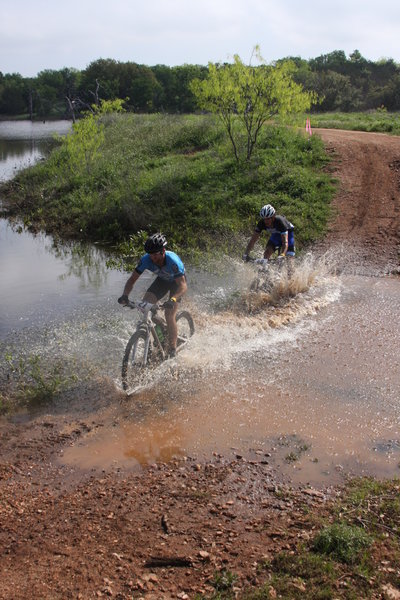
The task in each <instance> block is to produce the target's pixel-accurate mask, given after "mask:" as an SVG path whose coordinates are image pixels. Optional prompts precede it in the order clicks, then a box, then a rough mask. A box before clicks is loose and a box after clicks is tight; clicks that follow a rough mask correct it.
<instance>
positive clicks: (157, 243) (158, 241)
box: [144, 233, 167, 254]
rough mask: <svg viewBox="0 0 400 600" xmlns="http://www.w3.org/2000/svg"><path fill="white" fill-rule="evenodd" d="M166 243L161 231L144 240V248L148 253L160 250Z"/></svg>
mask: <svg viewBox="0 0 400 600" xmlns="http://www.w3.org/2000/svg"><path fill="white" fill-rule="evenodd" d="M166 245H167V240H166V237H165V235H163V234H162V233H153V235H151V236H150V237H149V238H148V239H147V240H146V242H145V244H144V249H145V251H146V252H148V254H152V253H153V252H160V250H162V249H163V248H165V246H166Z"/></svg>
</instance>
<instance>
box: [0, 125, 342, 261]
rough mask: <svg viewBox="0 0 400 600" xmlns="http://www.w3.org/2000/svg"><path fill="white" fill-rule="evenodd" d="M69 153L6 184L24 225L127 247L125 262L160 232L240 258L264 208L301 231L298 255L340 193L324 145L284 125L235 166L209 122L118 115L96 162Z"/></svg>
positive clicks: (179, 243) (179, 244)
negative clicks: (248, 159)
mask: <svg viewBox="0 0 400 600" xmlns="http://www.w3.org/2000/svg"><path fill="white" fill-rule="evenodd" d="M68 152H69V151H68V148H67V147H66V145H62V146H61V147H58V148H57V149H55V150H54V151H53V152H52V153H51V155H50V157H49V158H48V160H47V161H43V162H41V163H40V164H38V165H35V166H34V167H33V168H30V169H28V170H25V171H23V172H22V173H20V174H18V175H17V177H16V178H15V180H13V181H12V182H11V183H8V184H5V185H3V190H2V191H3V195H4V196H5V197H6V201H7V204H8V205H9V208H10V210H11V213H14V214H18V215H20V216H21V215H22V216H23V218H24V221H25V223H26V225H27V226H31V227H35V228H42V229H46V230H47V231H48V232H51V233H53V234H54V233H56V234H59V235H61V236H63V237H74V238H81V239H89V240H92V241H98V242H99V241H101V242H104V243H108V244H114V245H117V244H122V246H121V250H122V252H123V253H125V254H126V255H135V254H138V253H141V251H142V246H141V245H140V247H138V240H139V241H140V244H141V242H142V239H143V236H144V235H146V234H147V233H148V232H154V231H157V230H162V231H163V232H164V233H165V234H166V235H167V236H168V239H169V241H170V247H172V248H173V249H174V250H178V251H181V252H183V253H184V255H187V254H188V253H190V252H195V251H202V252H204V251H207V250H211V251H212V252H214V251H216V250H217V249H218V248H221V249H224V250H225V251H226V250H230V251H233V252H237V253H238V254H240V253H241V251H242V247H241V246H242V244H239V243H238V240H241V241H242V240H243V236H246V237H248V236H250V235H251V233H252V231H253V229H254V225H255V223H256V222H257V219H258V212H259V210H260V207H261V206H263V205H264V204H265V203H266V202H271V203H272V204H274V206H275V207H276V209H277V211H278V212H279V213H283V214H285V215H286V216H287V217H288V218H289V219H290V220H291V221H292V222H293V223H294V224H295V226H296V238H297V239H296V242H297V245H298V247H299V248H301V247H303V246H305V245H306V244H307V243H309V242H311V241H313V240H315V239H316V238H318V237H319V236H321V235H322V234H323V232H324V231H325V228H326V225H327V219H328V217H329V204H330V199H331V197H332V194H333V189H334V188H333V184H332V181H331V179H330V177H329V175H328V174H327V173H325V172H324V167H325V165H326V163H327V161H328V159H327V157H326V155H325V152H324V148H323V144H322V142H321V140H320V139H318V138H317V137H316V136H315V137H313V138H311V139H308V138H307V137H306V136H305V135H304V134H303V132H297V131H295V130H292V129H289V128H287V127H283V126H282V127H279V126H277V125H270V126H268V127H265V128H264V130H263V131H262V134H261V136H260V139H259V146H258V149H257V152H256V153H255V155H254V158H253V160H252V161H251V162H250V163H243V164H241V165H240V166H239V167H238V166H237V164H236V161H235V160H234V157H233V155H232V151H231V148H230V145H229V143H228V140H227V138H226V135H225V132H224V130H223V129H222V127H221V125H220V123H219V121H217V120H215V118H213V117H212V116H194V115H192V116H167V115H132V114H129V115H128V114H125V115H114V116H111V117H107V118H106V119H105V120H104V142H103V144H102V145H101V146H100V148H99V149H98V150H97V151H96V152H97V154H96V155H95V154H94V153H93V156H92V157H90V156H89V158H88V159H87V160H85V163H84V164H82V165H79V163H78V164H77V161H76V160H75V161H73V160H72V159H71V156H70V154H69V153H68ZM75 158H76V157H75ZM140 232H144V234H142V233H140Z"/></svg>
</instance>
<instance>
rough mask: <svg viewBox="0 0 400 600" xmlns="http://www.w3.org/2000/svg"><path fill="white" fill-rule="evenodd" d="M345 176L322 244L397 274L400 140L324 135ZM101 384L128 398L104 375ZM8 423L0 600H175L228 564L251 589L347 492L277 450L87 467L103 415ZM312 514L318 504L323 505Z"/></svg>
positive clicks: (105, 392) (112, 395)
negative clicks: (306, 476) (278, 461)
mask: <svg viewBox="0 0 400 600" xmlns="http://www.w3.org/2000/svg"><path fill="white" fill-rule="evenodd" d="M315 135H320V136H321V137H322V139H323V140H324V142H325V144H326V146H327V148H328V151H329V152H330V154H331V155H332V158H333V161H332V165H331V167H330V168H331V171H332V173H333V174H334V176H335V177H337V178H338V179H339V181H340V185H339V191H338V194H337V196H336V198H335V201H334V207H335V210H336V217H335V218H334V219H333V220H332V223H331V226H330V229H329V233H328V235H327V237H326V239H325V240H324V241H323V243H321V244H320V245H319V247H320V248H321V249H323V248H328V247H331V246H333V245H335V244H338V243H339V244H340V243H342V242H344V243H345V244H346V246H347V248H348V249H349V252H350V253H351V261H352V263H353V264H358V265H360V266H362V265H370V266H372V267H373V268H376V269H377V270H379V272H380V273H385V272H386V273H388V272H393V271H395V270H396V269H397V268H398V266H399V251H400V139H399V138H394V137H388V136H385V135H379V134H365V133H354V132H344V131H328V130H316V132H315ZM98 393H99V394H101V395H102V397H103V398H104V399H105V400H104V403H105V404H107V403H108V404H113V405H116V404H117V401H118V393H117V392H116V391H115V388H114V387H113V386H112V385H110V386H109V388H107V386H106V385H105V384H104V383H103V382H102V383H101V385H99V389H98ZM74 419H76V414H75V415H69V416H61V415H57V414H51V413H50V414H47V415H46V416H41V417H37V418H33V419H25V420H23V419H21V420H17V419H14V420H13V421H2V422H1V423H0V452H1V458H0V527H1V528H0V553H1V554H0V555H1V566H0V581H1V586H0V598H2V599H7V600H8V599H13V600H25V599H26V598H43V599H51V600H55V599H66V598H81V599H87V598H94V597H113V598H119V599H128V598H132V597H135V598H139V597H143V598H146V599H150V598H157V599H168V598H181V599H184V598H194V597H195V595H196V594H204V595H206V596H207V595H210V594H211V593H212V591H214V588H213V587H212V585H211V584H212V581H213V580H214V579H215V573H216V572H221V570H222V569H224V568H227V569H229V570H230V571H231V572H234V573H235V574H236V575H237V576H238V579H237V583H236V585H237V589H238V590H240V589H243V588H245V587H246V586H248V585H253V584H256V583H261V581H262V575H260V573H259V572H258V570H257V561H259V560H261V559H262V558H263V557H264V558H265V557H271V556H273V555H275V554H276V553H277V552H278V551H279V550H281V549H287V550H291V549H293V550H294V549H295V548H296V544H298V542H299V541H301V540H306V539H307V538H308V536H309V532H308V528H309V524H310V518H311V516H310V515H311V512H314V513H315V512H318V511H320V512H322V511H324V506H325V500H326V498H328V497H329V496H330V495H332V494H333V495H334V494H335V491H334V490H311V489H308V488H307V486H304V488H303V489H298V490H291V491H290V493H288V490H287V488H286V486H285V484H284V483H282V482H279V474H278V473H277V472H276V471H275V470H274V467H273V465H272V461H271V456H270V454H269V453H268V452H263V453H261V452H257V451H255V452H254V455H253V456H252V457H251V458H249V457H246V458H245V457H242V456H239V455H237V456H236V457H235V458H234V460H232V457H229V458H227V457H223V456H219V455H216V456H213V457H212V458H211V459H210V460H209V461H208V462H207V463H204V462H200V461H199V460H198V458H197V457H186V459H185V460H179V461H173V462H172V463H170V464H158V465H152V466H151V467H149V468H146V469H144V470H143V471H141V472H130V471H123V470H122V469H120V468H118V469H110V470H109V471H108V472H105V471H101V472H99V471H93V472H86V473H82V472H79V471H77V470H75V469H74V468H70V467H66V466H64V465H62V464H61V463H60V462H59V460H58V459H59V457H60V455H61V454H62V453H63V451H64V448H65V447H67V446H69V445H72V444H74V443H75V442H76V440H78V439H79V438H80V437H82V436H85V435H91V434H92V433H93V432H95V430H96V429H97V428H99V427H101V425H102V424H101V420H100V419H101V417H99V415H98V414H97V413H94V414H93V415H90V416H88V415H86V416H85V417H84V418H80V419H79V420H74ZM310 509H311V511H310Z"/></svg>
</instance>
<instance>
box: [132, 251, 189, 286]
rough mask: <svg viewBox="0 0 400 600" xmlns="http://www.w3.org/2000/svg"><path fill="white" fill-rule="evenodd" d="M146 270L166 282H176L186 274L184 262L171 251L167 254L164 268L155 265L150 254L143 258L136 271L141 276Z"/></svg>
mask: <svg viewBox="0 0 400 600" xmlns="http://www.w3.org/2000/svg"><path fill="white" fill-rule="evenodd" d="M146 269H147V270H148V271H151V272H152V273H155V274H156V275H157V277H159V278H160V279H164V280H165V281H174V279H177V278H178V277H182V275H184V274H185V267H184V264H183V262H182V261H181V259H180V258H179V256H178V255H177V254H175V252H170V251H169V250H166V252H165V263H164V264H163V266H162V267H159V266H158V265H156V264H154V263H153V261H152V260H151V258H150V255H149V254H145V255H144V256H142V258H141V259H140V261H139V263H138V265H137V267H136V269H135V271H136V272H137V273H139V274H140V275H141V274H142V273H143V271H145V270H146Z"/></svg>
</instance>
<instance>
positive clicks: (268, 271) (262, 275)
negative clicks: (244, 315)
mask: <svg viewBox="0 0 400 600" xmlns="http://www.w3.org/2000/svg"><path fill="white" fill-rule="evenodd" d="M293 260H294V259H293V258H292V257H291V258H288V259H285V257H284V256H282V255H281V254H278V256H277V257H276V258H273V259H272V260H271V259H266V258H252V257H251V256H249V257H248V262H251V263H253V264H255V265H257V266H258V271H257V276H256V278H255V279H253V281H252V282H251V284H250V291H252V292H266V293H268V292H270V291H271V290H272V288H273V287H274V285H275V284H276V283H277V282H278V281H279V279H281V277H282V272H283V270H284V269H286V270H287V277H290V276H291V274H292V261H293Z"/></svg>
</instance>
